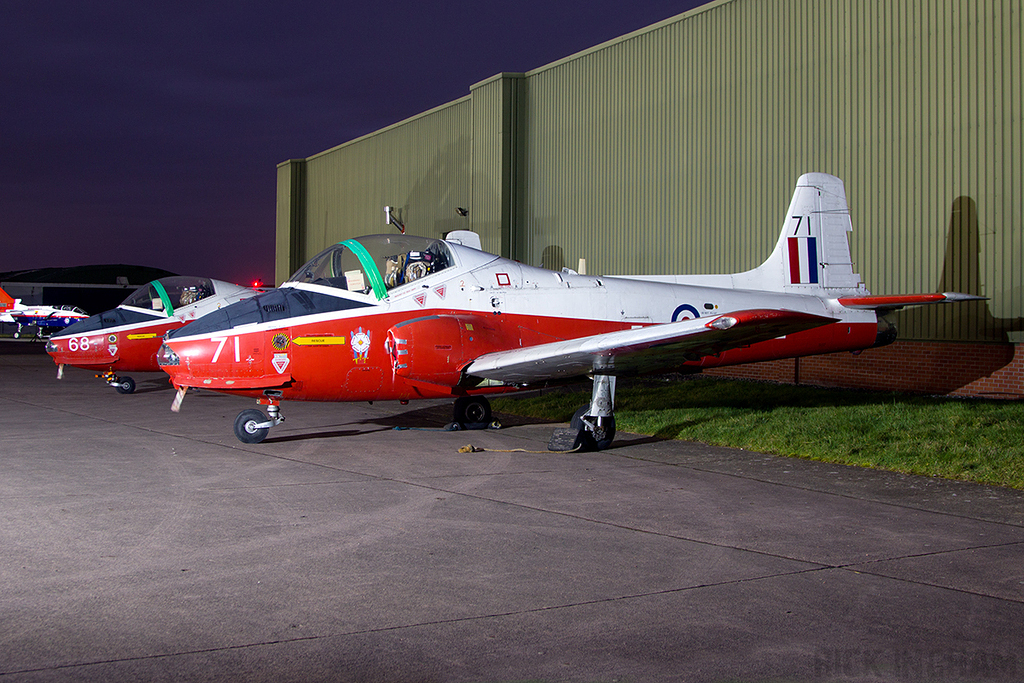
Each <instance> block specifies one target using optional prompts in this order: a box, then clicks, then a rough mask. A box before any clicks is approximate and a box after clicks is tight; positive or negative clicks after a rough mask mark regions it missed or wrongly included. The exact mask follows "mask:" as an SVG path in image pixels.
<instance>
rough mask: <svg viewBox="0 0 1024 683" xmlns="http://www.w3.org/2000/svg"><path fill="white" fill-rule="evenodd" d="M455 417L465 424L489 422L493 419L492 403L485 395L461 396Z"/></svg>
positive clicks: (456, 401)
mask: <svg viewBox="0 0 1024 683" xmlns="http://www.w3.org/2000/svg"><path fill="white" fill-rule="evenodd" d="M453 419H454V421H455V422H458V423H459V424H463V425H477V424H487V423H488V422H490V421H491V404H490V402H489V401H488V400H487V399H486V398H484V397H483V396H459V397H458V398H457V399H455V411H454V417H453Z"/></svg>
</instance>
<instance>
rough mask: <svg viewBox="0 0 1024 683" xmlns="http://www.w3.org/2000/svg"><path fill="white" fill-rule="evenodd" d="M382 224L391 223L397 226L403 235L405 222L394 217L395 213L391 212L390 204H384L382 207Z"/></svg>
mask: <svg viewBox="0 0 1024 683" xmlns="http://www.w3.org/2000/svg"><path fill="white" fill-rule="evenodd" d="M384 224H385V225H393V226H395V227H396V228H398V229H399V230H401V231H402V234H403V235H404V234H405V223H403V222H402V221H400V220H398V218H397V217H395V215H394V214H393V213H391V207H390V206H385V207H384Z"/></svg>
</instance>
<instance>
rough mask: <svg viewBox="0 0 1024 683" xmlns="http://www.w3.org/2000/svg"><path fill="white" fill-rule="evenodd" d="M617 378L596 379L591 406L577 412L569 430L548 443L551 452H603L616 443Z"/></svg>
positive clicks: (556, 434) (555, 436) (552, 438)
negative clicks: (615, 407) (614, 411)
mask: <svg viewBox="0 0 1024 683" xmlns="http://www.w3.org/2000/svg"><path fill="white" fill-rule="evenodd" d="M614 405H615V377H614V376H612V375H594V389H593V392H592V393H591V398H590V403H588V404H585V405H582V406H580V407H579V409H577V411H576V413H575V414H574V415H573V416H572V420H571V421H570V422H569V429H557V430H555V433H554V434H552V435H551V440H550V441H549V442H548V450H550V451H577V452H580V451H601V450H604V449H605V448H608V447H609V446H611V444H612V440H613V439H615V416H614V415H613V414H612V412H613V408H614Z"/></svg>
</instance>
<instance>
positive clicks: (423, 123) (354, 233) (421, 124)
mask: <svg viewBox="0 0 1024 683" xmlns="http://www.w3.org/2000/svg"><path fill="white" fill-rule="evenodd" d="M471 116H472V103H471V101H470V99H469V98H468V97H466V98H463V99H461V100H458V101H456V102H453V103H451V104H449V105H446V106H444V107H440V108H438V109H435V110H433V111H431V112H428V113H426V114H423V115H421V116H418V117H415V118H412V119H409V120H407V121H403V122H402V123H399V124H396V125H394V126H391V127H390V128H387V129H385V130H383V131H379V132H377V133H374V134H372V135H368V136H366V137H363V138H360V139H358V140H355V141H353V142H350V143H347V144H344V145H341V146H339V147H335V148H334V149H331V150H328V151H326V152H323V153H321V154H318V155H316V156H314V157H310V158H309V159H308V160H307V161H306V170H307V179H306V195H305V224H304V232H305V235H306V240H305V254H304V260H305V259H309V258H311V257H312V256H313V255H315V254H316V253H317V252H319V251H320V250H322V249H324V248H325V247H326V246H328V245H330V244H334V243H335V242H339V241H341V240H344V239H348V238H350V237H358V236H360V235H366V234H372V233H381V232H391V231H394V230H396V228H393V227H391V228H389V227H387V226H385V224H384V207H385V206H391V207H393V209H394V210H395V213H396V215H397V216H398V217H399V218H400V220H402V222H404V223H405V226H406V231H407V232H408V233H409V234H412V235H423V236H429V237H438V236H441V235H443V234H444V233H446V232H449V231H451V230H455V229H459V228H465V227H466V225H465V221H464V219H461V218H459V216H458V214H457V213H456V208H457V207H459V206H463V207H465V206H468V205H469V202H470V198H471V159H470V148H471V137H470V132H469V131H470V122H471ZM304 260H301V262H304Z"/></svg>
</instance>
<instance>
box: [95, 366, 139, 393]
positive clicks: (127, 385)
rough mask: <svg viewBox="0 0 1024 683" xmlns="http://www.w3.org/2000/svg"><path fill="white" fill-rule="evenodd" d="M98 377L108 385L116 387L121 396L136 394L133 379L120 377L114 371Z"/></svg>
mask: <svg viewBox="0 0 1024 683" xmlns="http://www.w3.org/2000/svg"><path fill="white" fill-rule="evenodd" d="M96 376H97V377H99V378H100V379H102V380H103V381H104V382H106V383H107V385H109V386H112V387H114V389H116V390H117V393H119V394H134V393H135V380H133V379H132V378H131V377H118V376H117V375H115V374H114V372H113V371H112V370H111V371H108V372H105V373H103V374H102V375H96Z"/></svg>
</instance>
